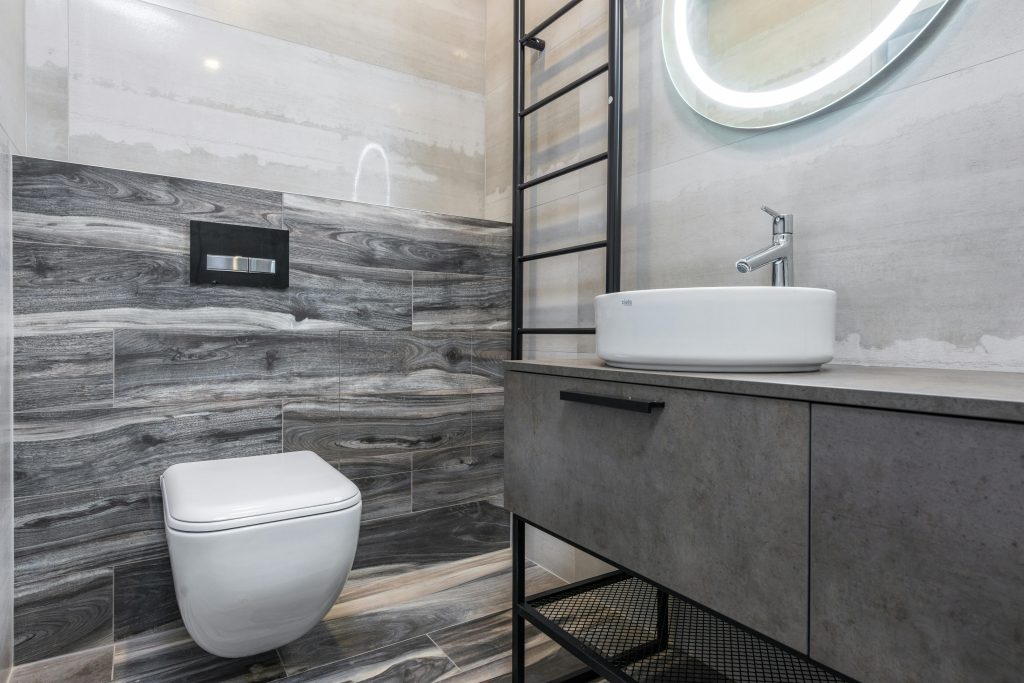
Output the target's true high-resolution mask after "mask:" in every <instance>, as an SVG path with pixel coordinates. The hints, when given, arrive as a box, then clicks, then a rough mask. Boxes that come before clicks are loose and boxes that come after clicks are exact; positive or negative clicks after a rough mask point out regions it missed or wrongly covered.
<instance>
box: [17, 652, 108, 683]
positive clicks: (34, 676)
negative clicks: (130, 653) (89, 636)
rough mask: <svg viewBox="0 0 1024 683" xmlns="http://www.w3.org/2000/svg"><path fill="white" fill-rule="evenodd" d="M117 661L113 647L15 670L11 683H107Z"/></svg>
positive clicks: (79, 653)
mask: <svg viewBox="0 0 1024 683" xmlns="http://www.w3.org/2000/svg"><path fill="white" fill-rule="evenodd" d="M113 658H114V648H113V646H112V645H107V646H105V647H99V648H96V649H94V650H85V651H84V652H75V653H73V654H70V655H65V656H63V657H54V658H53V659H44V660H42V661H39V662H32V663H31V664H24V665H22V666H19V667H17V668H15V669H14V673H13V674H12V676H11V682H10V683H55V681H68V683H106V681H109V680H110V669H111V665H112V663H113Z"/></svg>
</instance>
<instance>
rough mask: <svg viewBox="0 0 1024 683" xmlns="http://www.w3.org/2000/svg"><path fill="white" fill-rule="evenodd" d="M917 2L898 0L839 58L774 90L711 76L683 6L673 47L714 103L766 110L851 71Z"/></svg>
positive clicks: (889, 34)
mask: <svg viewBox="0 0 1024 683" xmlns="http://www.w3.org/2000/svg"><path fill="white" fill-rule="evenodd" d="M919 4H920V0H900V2H899V3H898V4H897V5H896V7H895V8H894V9H893V10H892V12H890V13H889V14H888V16H886V17H885V19H884V20H882V23H880V24H879V25H878V26H877V27H875V30H873V31H872V32H871V33H869V34H868V35H867V37H866V38H864V40H862V41H861V42H860V43H859V44H858V45H857V46H856V47H854V48H853V49H852V50H850V51H849V52H847V53H846V54H845V55H843V56H842V57H841V58H839V59H837V60H836V61H834V62H832V64H830V65H829V66H827V67H825V68H824V69H822V70H821V71H818V72H816V73H813V74H811V75H810V76H808V77H807V78H805V79H803V80H802V81H798V82H796V83H793V84H792V85H787V86H785V87H784V88H777V89H775V90H764V91H761V92H743V91H741V90H732V89H730V88H727V87H725V86H724V85H722V84H721V83H719V82H717V81H716V80H715V79H713V78H711V76H709V75H708V74H707V73H706V72H705V71H704V69H702V68H701V66H700V63H699V62H698V61H697V56H696V55H695V54H694V53H693V46H692V45H690V32H689V27H688V25H687V16H686V15H687V11H686V9H685V8H683V10H682V11H680V12H677V13H676V15H675V33H676V46H677V50H678V52H679V58H680V59H681V60H682V64H683V69H684V70H685V71H686V74H687V75H688V76H689V77H690V80H692V81H693V83H694V85H696V86H697V88H698V89H699V90H700V91H701V92H703V93H704V94H705V95H707V96H708V97H710V98H711V99H713V100H715V101H716V102H720V103H721V104H724V105H727V106H730V107H735V108H737V109H767V108H770V107H777V106H779V105H783V104H789V103H790V102H795V101H796V100H799V99H801V98H803V97H807V96H808V95H811V94H812V93H815V92H817V91H819V90H821V89H822V88H824V87H826V86H828V85H830V84H832V83H834V82H836V81H837V80H839V79H840V78H842V77H843V76H845V75H846V74H848V73H850V71H852V70H853V69H854V68H855V67H856V66H857V65H858V64H860V63H861V62H863V61H864V60H865V59H867V58H868V57H870V56H871V54H872V53H873V52H874V51H875V50H877V49H878V48H879V47H880V46H881V45H882V43H884V42H885V41H886V40H888V39H889V37H890V36H892V35H893V34H894V33H895V32H896V29H898V28H899V27H900V26H901V25H902V24H903V22H905V21H906V20H907V18H909V17H910V15H911V14H913V13H914V10H915V9H916V8H917V6H918V5H919ZM677 7H678V4H677Z"/></svg>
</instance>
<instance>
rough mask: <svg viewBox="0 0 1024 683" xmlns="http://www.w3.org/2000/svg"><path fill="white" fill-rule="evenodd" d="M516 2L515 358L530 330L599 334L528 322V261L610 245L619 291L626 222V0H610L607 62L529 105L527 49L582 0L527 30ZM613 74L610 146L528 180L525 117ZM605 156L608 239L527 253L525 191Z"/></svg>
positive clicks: (612, 279)
mask: <svg viewBox="0 0 1024 683" xmlns="http://www.w3.org/2000/svg"><path fill="white" fill-rule="evenodd" d="M513 2H514V4H515V14H514V16H515V21H514V23H515V73H514V74H513V111H512V121H513V127H512V129H513V132H512V147H513V157H514V158H513V169H512V190H513V199H512V358H513V359H516V360H518V359H521V358H522V357H523V337H524V336H525V335H527V334H594V332H595V330H594V328H592V327H547V328H543V327H542V328H537V327H529V328H528V327H524V326H523V308H524V305H523V289H524V277H523V276H524V273H525V267H524V264H525V263H527V262H529V261H537V260H540V259H546V258H552V257H555V256H564V255H566V254H572V253H576V252H582V251H589V250H592V249H601V248H603V249H604V250H605V292H617V291H619V287H620V283H619V270H620V268H621V260H620V254H621V240H620V238H621V223H622V6H623V1H622V0H609V1H608V61H607V63H605V64H602V65H600V66H598V67H596V68H594V69H592V70H590V71H588V72H587V73H585V74H584V75H583V76H581V77H579V78H577V79H576V80H574V81H572V82H570V83H567V84H566V85H564V86H562V87H561V88H559V89H558V90H556V91H555V92H553V93H551V94H550V95H547V96H546V97H543V98H541V99H539V100H537V101H536V102H534V103H533V104H531V105H529V106H527V105H526V98H525V89H526V54H527V53H526V51H527V50H528V49H531V50H537V51H543V50H544V49H545V47H546V45H545V43H544V41H543V40H541V39H540V38H538V37H537V36H538V34H540V33H541V32H542V31H543V30H544V29H546V28H547V27H549V26H550V25H551V24H553V23H555V22H556V21H558V20H559V19H561V18H562V17H563V16H565V14H566V13H568V12H569V11H570V10H572V9H573V8H574V7H576V5H578V4H580V2H582V0H569V2H567V3H566V4H565V5H563V6H562V7H561V8H559V9H558V10H556V11H555V12H554V13H553V14H551V15H550V16H549V17H548V18H547V19H545V20H544V21H542V22H540V23H539V24H537V26H535V27H534V28H533V29H532V30H530V31H529V32H527V31H526V30H525V29H526V26H525V17H526V9H525V5H526V2H527V0H513ZM603 73H607V74H608V148H607V151H605V152H601V153H600V154H595V155H594V156H591V157H589V158H587V159H583V160H582V161H577V162H575V163H573V164H569V165H568V166H564V167H562V168H560V169H558V170H556V171H552V172H550V173H546V174H544V175H540V176H537V177H535V178H531V179H529V180H527V179H526V178H525V168H524V165H525V157H526V155H525V148H524V145H525V126H526V117H527V116H529V115H530V114H533V113H534V112H536V111H538V110H539V109H542V108H543V107H545V106H547V105H549V104H551V103H552V102H554V101H555V100H557V99H558V98H560V97H562V96H563V95H565V94H567V93H570V92H572V91H573V90H575V89H576V88H579V87H580V86H581V85H583V84H584V83H588V82H589V81H591V80H593V79H594V78H597V77H598V76H600V75H601V74H603ZM602 161H605V162H606V163H607V171H608V179H607V197H608V199H607V207H606V219H605V221H606V222H605V239H603V240H599V241H595V242H588V243H586V244H578V245H574V246H571V247H565V248H562V249H553V250H551V251H546V252H540V253H536V254H524V253H523V249H524V246H523V245H524V244H525V240H524V231H525V229H526V225H525V201H526V190H528V189H529V188H531V187H535V186H537V185H540V184H541V183H546V182H548V181H549V180H554V179H555V178H560V177H561V176H564V175H566V174H569V173H573V172H575V171H578V170H580V169H582V168H586V167H587V166H591V165H593V164H596V163H600V162H602Z"/></svg>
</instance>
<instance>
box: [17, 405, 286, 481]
mask: <svg viewBox="0 0 1024 683" xmlns="http://www.w3.org/2000/svg"><path fill="white" fill-rule="evenodd" d="M280 438H281V406H280V403H259V402H230V403H229V402H225V403H217V404H214V403H203V402H196V403H193V404H191V405H177V406H169V407H143V408H107V409H90V410H73V411H67V410H65V411H45V412H32V413H20V414H18V416H17V420H16V422H15V445H14V479H15V482H16V486H17V494H18V496H19V497H20V498H26V497H28V496H38V495H42V494H53V493H57V492H60V491H80V490H84V489H100V488H104V489H106V488H110V487H116V486H125V485H136V486H153V485H155V484H156V483H157V481H158V479H159V477H160V474H162V473H163V471H164V470H165V469H167V468H168V467H170V466H171V465H173V464H176V463H179V462H191V461H195V460H212V459H218V458H230V457H239V456H247V455H260V454H265V453H276V452H278V451H279V450H280Z"/></svg>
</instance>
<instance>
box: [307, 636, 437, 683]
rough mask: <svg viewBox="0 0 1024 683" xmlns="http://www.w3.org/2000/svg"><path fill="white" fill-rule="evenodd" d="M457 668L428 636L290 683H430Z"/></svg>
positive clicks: (312, 671) (314, 671) (329, 666)
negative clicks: (393, 682)
mask: <svg viewBox="0 0 1024 683" xmlns="http://www.w3.org/2000/svg"><path fill="white" fill-rule="evenodd" d="M456 670H457V669H456V667H455V664H453V663H452V661H451V660H450V659H449V658H448V657H447V656H445V654H444V652H442V651H441V648H439V647H437V645H435V644H434V643H433V642H432V641H431V640H430V639H429V638H427V637H426V636H420V637H418V638H413V639H412V640H407V641H404V642H401V643H395V644H394V645H389V646H387V647H383V648H380V649H379V650H373V651H371V652H367V653H365V654H361V655H357V656H355V657H351V658H349V659H344V660H342V661H340V662H335V663H332V664H326V665H324V666H320V667H317V668H315V669H310V670H309V671H306V672H303V673H300V674H298V675H296V676H290V677H289V678H288V681H289V683H291V682H292V681H294V682H295V683H343V682H344V683H369V682H370V681H375V682H380V683H383V682H384V681H403V682H409V683H419V682H422V683H431V682H432V681H436V680H439V679H441V678H442V677H443V676H444V675H445V674H448V673H451V672H453V671H456Z"/></svg>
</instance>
